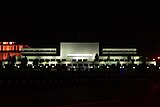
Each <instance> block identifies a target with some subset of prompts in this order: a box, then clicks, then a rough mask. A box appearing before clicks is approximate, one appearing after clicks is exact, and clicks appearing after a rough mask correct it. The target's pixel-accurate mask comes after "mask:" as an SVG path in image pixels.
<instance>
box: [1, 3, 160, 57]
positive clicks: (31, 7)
mask: <svg viewBox="0 0 160 107" xmlns="http://www.w3.org/2000/svg"><path fill="white" fill-rule="evenodd" d="M158 7H159V6H158V4H156V3H153V2H151V1H149V0H148V1H147V0H146V1H143V2H127V1H125V0H121V1H114V2H98V1H97V2H89V1H88V2H86V1H85V2H82V1H81V2H80V1H75V0H74V1H71V0H57V1H54V2H27V1H26V2H18V1H17V2H15V1H14V2H13V1H12V2H11V1H7V0H6V1H5V0H3V1H2V2H0V39H1V41H17V42H19V43H26V44H29V45H43V44H46V45H53V46H54V45H55V44H57V43H59V42H61V41H95V42H100V43H102V44H103V45H104V46H106V47H137V48H138V49H140V51H141V52H142V53H145V54H147V55H156V54H157V50H158V48H160V46H159V45H160V42H159V35H160V24H159V19H160V17H159V12H158Z"/></svg>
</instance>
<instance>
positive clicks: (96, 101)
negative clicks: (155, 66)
mask: <svg viewBox="0 0 160 107" xmlns="http://www.w3.org/2000/svg"><path fill="white" fill-rule="evenodd" d="M156 81H157V79H155V81H154V79H153V80H152V82H147V80H139V81H137V82H136V83H134V84H133V83H132V84H129V83H127V84H126V83H125V84H123V83H120V84H117V83H108V84H107V83H106V85H102V84H99V85H98V84H95V85H94V84H92V85H89V84H88V85H65V86H64V85H55V86H39V87H35V86H27V87H20V86H17V87H1V89H0V107H143V106H145V107H159V106H160V85H159V83H158V82H156ZM146 82H147V84H146Z"/></svg>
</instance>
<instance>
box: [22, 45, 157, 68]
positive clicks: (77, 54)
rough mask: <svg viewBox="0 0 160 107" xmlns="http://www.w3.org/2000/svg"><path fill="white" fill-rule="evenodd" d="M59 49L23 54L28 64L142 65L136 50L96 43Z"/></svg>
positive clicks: (34, 50)
mask: <svg viewBox="0 0 160 107" xmlns="http://www.w3.org/2000/svg"><path fill="white" fill-rule="evenodd" d="M59 48H60V49H59ZM59 48H57V47H54V48H40V47H39V48H23V49H22V50H21V53H22V55H23V56H27V58H28V60H29V61H28V64H32V63H33V60H34V59H38V60H39V64H42V65H45V64H47V65H56V64H62V65H72V66H73V65H80V64H83V65H91V64H98V65H112V64H115V65H116V64H117V63H119V64H121V65H124V64H125V65H128V64H136V65H139V64H141V63H142V61H141V60H140V59H141V56H140V55H138V54H137V49H136V48H104V47H100V46H99V43H95V42H89V43H86V42H61V43H60V47H59ZM96 54H98V56H99V60H98V61H95V55H96ZM146 63H147V64H153V65H156V61H153V60H152V61H147V62H146ZM74 67H75V66H74Z"/></svg>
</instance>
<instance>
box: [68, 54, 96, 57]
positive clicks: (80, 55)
mask: <svg viewBox="0 0 160 107" xmlns="http://www.w3.org/2000/svg"><path fill="white" fill-rule="evenodd" d="M67 56H72V57H73V56H79V57H83V56H93V55H92V54H68V55H67Z"/></svg>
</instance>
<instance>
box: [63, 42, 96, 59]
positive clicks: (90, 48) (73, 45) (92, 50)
mask: <svg viewBox="0 0 160 107" xmlns="http://www.w3.org/2000/svg"><path fill="white" fill-rule="evenodd" d="M96 53H98V54H99V43H85V42H84V43H83V42H61V43H60V55H61V57H62V58H65V59H94V56H95V54H96ZM68 54H83V55H84V54H91V55H92V56H68Z"/></svg>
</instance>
